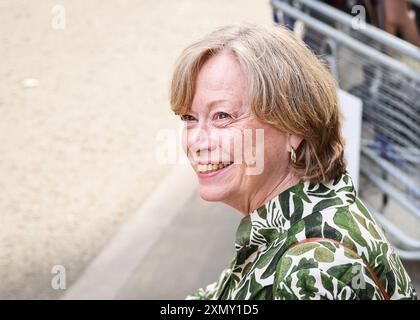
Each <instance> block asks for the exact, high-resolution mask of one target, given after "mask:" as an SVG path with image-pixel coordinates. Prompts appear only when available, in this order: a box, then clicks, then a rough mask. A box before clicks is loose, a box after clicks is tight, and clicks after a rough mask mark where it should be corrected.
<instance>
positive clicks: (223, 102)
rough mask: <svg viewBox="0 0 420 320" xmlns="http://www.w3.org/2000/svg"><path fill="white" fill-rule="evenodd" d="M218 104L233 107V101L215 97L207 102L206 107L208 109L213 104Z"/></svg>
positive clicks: (212, 106) (213, 105)
mask: <svg viewBox="0 0 420 320" xmlns="http://www.w3.org/2000/svg"><path fill="white" fill-rule="evenodd" d="M220 104H223V105H227V106H228V107H233V102H232V101H230V100H228V99H217V100H214V101H211V102H209V103H208V104H207V107H208V108H209V109H212V108H214V107H215V106H217V105H220Z"/></svg>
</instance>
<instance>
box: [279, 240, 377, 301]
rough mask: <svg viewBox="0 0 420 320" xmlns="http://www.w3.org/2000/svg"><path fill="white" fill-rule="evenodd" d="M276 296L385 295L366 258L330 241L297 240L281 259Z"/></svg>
mask: <svg viewBox="0 0 420 320" xmlns="http://www.w3.org/2000/svg"><path fill="white" fill-rule="evenodd" d="M273 297H274V298H276V299H331V300H333V299H334V300H335V299H346V300H348V299H383V298H384V297H383V295H382V292H381V290H380V288H379V286H378V285H377V283H376V282H375V280H374V277H373V276H372V274H370V271H369V269H368V267H367V266H366V265H365V263H364V261H363V259H362V258H361V257H360V256H358V255H357V254H356V253H354V252H353V251H352V250H351V249H348V248H346V247H343V246H340V245H338V244H335V243H333V242H329V241H311V242H306V243H301V244H298V245H296V246H294V247H292V248H290V249H289V250H287V251H286V253H285V254H284V255H283V257H282V258H281V259H280V260H279V262H278V264H277V269H276V275H275V280H274V283H273Z"/></svg>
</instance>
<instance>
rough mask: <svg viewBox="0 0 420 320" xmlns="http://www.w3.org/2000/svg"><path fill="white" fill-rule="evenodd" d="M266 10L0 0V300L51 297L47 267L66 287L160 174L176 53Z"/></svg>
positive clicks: (238, 0) (215, 4) (229, 4)
mask: <svg viewBox="0 0 420 320" xmlns="http://www.w3.org/2000/svg"><path fill="white" fill-rule="evenodd" d="M57 4H60V5H62V7H54V6H55V5H57ZM62 9H64V10H65V18H66V26H65V29H54V28H53V27H52V23H56V24H55V26H57V23H59V22H60V20H57V18H59V17H58V16H57V14H59V13H60V12H61V11H62ZM270 18H271V16H270V10H269V4H268V1H259V0H247V1H242V0H231V1H222V0H215V1H193V0H178V1H170V0H161V1H154V0H142V1H137V0H123V1H117V0H111V1H99V0H89V1H83V0H64V1H59V2H57V1H55V0H40V1H24V0H3V1H1V2H0V21H1V24H0V52H1V58H2V61H1V63H0V154H1V159H0V194H1V197H0V279H1V286H0V298H55V297H58V296H59V295H60V292H55V291H53V290H51V285H50V281H51V277H52V275H51V269H52V267H53V266H54V265H63V266H65V267H66V270H67V280H68V285H71V284H72V283H73V282H74V281H75V279H77V278H78V277H79V275H80V273H81V272H82V270H83V269H84V268H85V266H86V265H87V264H88V263H89V262H90V261H91V260H92V258H93V257H95V256H96V255H97V254H98V253H99V252H100V251H101V249H102V248H103V247H104V246H105V245H106V244H107V243H108V241H109V239H111V237H112V236H113V235H114V234H115V232H116V230H118V229H119V227H120V226H121V225H122V224H123V223H124V222H126V221H127V220H128V219H129V218H130V217H131V216H132V214H133V212H135V211H136V210H137V209H138V208H139V207H141V205H142V204H143V203H144V201H145V199H147V197H148V195H149V194H150V193H151V192H152V190H154V188H156V187H157V185H158V184H159V182H160V181H162V179H163V178H164V177H165V176H166V175H167V173H168V172H169V170H170V169H171V167H170V166H162V165H157V163H156V161H155V157H154V156H155V147H156V139H155V137H156V133H157V132H158V130H159V129H161V128H166V127H170V128H176V126H177V122H176V120H175V118H174V117H173V115H172V114H171V113H170V112H169V111H168V110H169V106H168V96H167V93H168V86H169V78H170V73H171V70H172V66H173V64H174V61H175V59H176V57H177V56H178V54H179V53H180V51H181V49H182V48H184V47H185V46H186V45H187V44H189V43H190V42H191V41H192V40H193V39H196V38H197V37H200V36H202V35H203V34H204V33H207V32H209V31H210V30H212V29H214V28H215V27H217V26H221V25H224V24H228V23H233V22H239V21H243V20H247V21H254V22H257V23H270ZM31 79H34V80H31Z"/></svg>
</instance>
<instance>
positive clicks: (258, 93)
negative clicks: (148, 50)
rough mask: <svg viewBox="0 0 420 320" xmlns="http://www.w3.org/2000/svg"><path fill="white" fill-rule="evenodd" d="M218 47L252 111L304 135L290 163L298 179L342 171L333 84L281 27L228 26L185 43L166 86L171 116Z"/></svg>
mask: <svg viewBox="0 0 420 320" xmlns="http://www.w3.org/2000/svg"><path fill="white" fill-rule="evenodd" d="M221 51H228V52H231V53H233V55H234V56H235V57H236V58H237V59H238V61H239V63H240V65H241V66H242V68H243V70H244V72H245V74H246V77H247V92H248V101H249V104H250V108H251V110H252V112H253V114H254V115H255V116H256V117H257V118H259V119H260V120H261V121H264V122H266V123H269V124H272V125H273V126H275V127H276V128H278V129H279V130H281V131H283V132H289V133H291V134H295V135H297V136H300V137H302V138H303V141H302V143H301V144H300V146H299V148H297V150H296V156H297V161H296V163H293V162H292V163H291V168H292V170H293V172H294V173H295V174H296V175H297V176H298V177H299V178H300V179H301V180H302V181H311V182H313V183H319V182H327V181H330V180H332V179H335V178H336V177H337V176H338V175H340V174H341V173H343V172H344V171H345V161H344V155H343V154H344V142H343V138H342V136H341V134H340V128H341V114H340V111H339V107H338V101H337V93H336V83H335V81H334V79H333V77H332V76H331V74H330V72H329V70H328V69H327V67H326V66H325V65H324V63H323V62H321V61H320V60H319V59H318V58H317V57H316V56H315V55H314V54H313V53H312V52H311V51H310V50H309V49H308V48H307V47H306V45H305V44H304V43H303V42H302V41H301V40H300V39H298V38H297V37H296V36H295V35H294V34H293V33H292V32H290V31H288V30H287V29H285V28H283V27H274V26H271V27H267V26H257V25H252V24H239V25H229V26H225V27H222V28H220V29H217V30H215V31H214V32H212V33H210V34H209V35H207V36H205V37H204V38H202V39H201V40H199V41H197V42H195V43H193V44H192V45H190V46H189V47H187V48H186V49H185V50H184V51H183V52H182V54H181V56H180V58H179V59H178V61H177V63H176V66H175V71H174V74H173V78H172V84H171V89H170V103H171V108H172V110H173V111H174V112H175V114H184V113H187V112H188V110H189V108H190V107H191V104H192V100H193V97H194V92H195V81H196V77H197V75H198V72H199V71H200V68H201V67H202V65H203V64H204V62H205V61H206V60H208V59H209V58H210V57H211V56H213V55H216V54H217V53H220V52H221Z"/></svg>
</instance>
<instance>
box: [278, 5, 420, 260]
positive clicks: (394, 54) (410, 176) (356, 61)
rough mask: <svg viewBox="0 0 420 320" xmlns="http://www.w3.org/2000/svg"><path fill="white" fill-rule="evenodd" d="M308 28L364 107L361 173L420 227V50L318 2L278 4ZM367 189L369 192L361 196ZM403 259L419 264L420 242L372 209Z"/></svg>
mask: <svg viewBox="0 0 420 320" xmlns="http://www.w3.org/2000/svg"><path fill="white" fill-rule="evenodd" d="M271 4H272V7H273V10H275V12H277V11H278V10H279V11H280V12H281V13H282V14H283V15H284V16H287V17H288V18H292V19H294V20H296V21H299V23H300V24H303V26H304V32H303V40H304V41H305V42H306V44H307V45H308V46H309V47H310V48H311V49H312V50H313V51H314V52H315V53H316V54H317V55H318V56H320V57H321V58H322V59H324V60H326V61H327V63H328V65H329V68H330V70H331V72H332V74H333V75H334V77H335V78H336V80H337V82H338V84H339V86H340V87H341V88H342V89H343V90H345V91H348V92H349V93H351V94H353V95H355V96H358V97H359V98H361V100H362V101H363V125H362V147H361V160H362V162H361V165H360V172H361V174H362V176H363V177H364V178H366V179H367V180H368V181H369V182H370V183H371V184H372V185H374V186H375V187H376V188H378V189H379V190H380V191H381V193H382V194H383V196H382V202H383V208H385V207H386V206H387V204H388V200H389V199H390V200H393V201H394V202H395V203H398V204H399V205H400V207H402V208H403V209H404V211H406V212H407V213H408V214H410V215H412V216H413V217H414V219H418V221H419V223H420V49H419V48H417V47H416V46H413V45H411V44H410V43H407V42H405V41H403V40H401V39H399V38H397V37H395V36H392V35H390V34H388V33H386V32H384V31H382V30H380V29H378V28H376V27H373V26H371V25H369V24H366V25H365V26H364V27H363V28H359V29H354V28H352V21H353V17H352V16H351V15H348V14H346V13H344V12H341V11H339V10H337V9H335V8H334V7H331V6H329V5H326V4H324V3H321V2H319V1H316V0H294V1H291V0H288V1H285V0H283V1H280V0H273V1H271ZM361 189H363V188H361ZM369 209H370V210H371V212H372V214H373V215H374V216H375V218H376V219H377V221H378V222H379V223H380V224H381V225H382V226H383V228H384V230H385V231H386V232H387V233H388V234H389V235H390V236H391V237H392V239H393V241H394V242H395V243H394V244H395V246H396V247H397V250H398V252H399V254H400V256H401V258H403V259H408V260H420V240H417V239H413V238H412V237H409V236H408V235H407V234H406V233H404V232H403V231H401V229H400V227H399V226H396V225H395V224H393V223H392V222H391V221H390V220H389V219H387V218H386V217H385V216H384V215H383V213H379V212H378V211H376V210H374V209H373V208H369Z"/></svg>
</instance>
